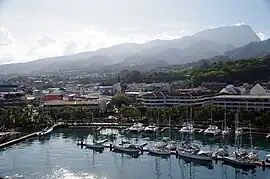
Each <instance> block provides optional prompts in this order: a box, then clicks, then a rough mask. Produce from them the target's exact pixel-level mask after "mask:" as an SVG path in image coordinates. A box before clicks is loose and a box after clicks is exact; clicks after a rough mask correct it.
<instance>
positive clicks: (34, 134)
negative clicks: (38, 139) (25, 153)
mask: <svg viewBox="0 0 270 179" xmlns="http://www.w3.org/2000/svg"><path fill="white" fill-rule="evenodd" d="M36 135H37V132H34V133H31V134H28V135H25V136H22V137H20V138H17V139H13V140H10V141H8V142H5V143H2V144H0V149H2V148H6V147H8V146H11V145H13V144H17V143H20V142H22V141H24V140H26V139H29V138H31V137H34V136H36Z"/></svg>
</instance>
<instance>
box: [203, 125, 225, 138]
mask: <svg viewBox="0 0 270 179" xmlns="http://www.w3.org/2000/svg"><path fill="white" fill-rule="evenodd" d="M220 132H221V130H220V129H219V128H218V126H215V125H210V126H209V127H208V128H207V129H206V130H205V131H204V134H205V135H207V134H210V135H214V136H216V135H218V134H220Z"/></svg>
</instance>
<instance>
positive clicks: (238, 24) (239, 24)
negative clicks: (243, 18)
mask: <svg viewBox="0 0 270 179" xmlns="http://www.w3.org/2000/svg"><path fill="white" fill-rule="evenodd" d="M241 25H247V24H246V23H244V22H239V23H236V24H234V26H241Z"/></svg>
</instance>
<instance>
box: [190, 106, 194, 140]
mask: <svg viewBox="0 0 270 179" xmlns="http://www.w3.org/2000/svg"><path fill="white" fill-rule="evenodd" d="M192 113H193V111H192V106H191V108H190V120H191V121H192V125H193V120H192V117H193V116H192ZM193 139H194V132H192V136H191V141H193Z"/></svg>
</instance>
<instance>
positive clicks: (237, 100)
mask: <svg viewBox="0 0 270 179" xmlns="http://www.w3.org/2000/svg"><path fill="white" fill-rule="evenodd" d="M141 100H142V104H143V105H144V106H146V107H169V106H174V105H176V106H177V105H183V106H185V105H192V106H205V105H211V104H212V105H213V106H219V107H226V108H230V109H237V108H245V109H248V110H259V109H270V93H268V90H266V89H265V88H263V87H262V86H261V85H260V84H256V85H255V86H254V87H253V88H252V89H251V90H250V91H246V90H245V89H244V88H241V87H240V88H237V87H234V86H233V85H228V86H227V87H225V88H223V89H222V90H221V91H220V92H219V94H216V95H214V94H213V93H211V92H210V91H207V90H201V89H186V90H183V89H182V90H180V91H179V92H177V93H172V92H151V93H147V94H145V95H143V96H142V98H141Z"/></svg>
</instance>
